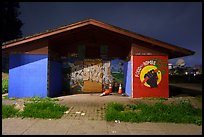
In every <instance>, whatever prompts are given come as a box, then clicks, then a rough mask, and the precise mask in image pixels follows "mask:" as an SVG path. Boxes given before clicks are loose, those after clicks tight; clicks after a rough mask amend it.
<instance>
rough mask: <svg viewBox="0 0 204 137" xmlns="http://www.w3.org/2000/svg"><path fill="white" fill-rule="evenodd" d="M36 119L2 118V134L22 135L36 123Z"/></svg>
mask: <svg viewBox="0 0 204 137" xmlns="http://www.w3.org/2000/svg"><path fill="white" fill-rule="evenodd" d="M36 122H37V120H35V119H21V118H9V119H2V135H22V134H23V132H25V131H26V130H28V129H29V128H30V127H32V126H33V125H35V123H36Z"/></svg>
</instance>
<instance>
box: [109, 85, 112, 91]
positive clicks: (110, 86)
mask: <svg viewBox="0 0 204 137" xmlns="http://www.w3.org/2000/svg"><path fill="white" fill-rule="evenodd" d="M109 91H110V92H112V85H111V84H109Z"/></svg>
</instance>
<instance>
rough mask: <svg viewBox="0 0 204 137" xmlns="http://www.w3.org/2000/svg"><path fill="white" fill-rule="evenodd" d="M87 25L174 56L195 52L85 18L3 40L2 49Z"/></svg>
mask: <svg viewBox="0 0 204 137" xmlns="http://www.w3.org/2000/svg"><path fill="white" fill-rule="evenodd" d="M87 25H94V26H97V27H100V28H103V29H105V30H109V31H112V32H115V33H119V34H121V35H124V36H127V37H130V38H132V39H137V40H141V41H144V42H147V43H150V44H151V45H155V46H158V47H161V48H165V49H167V50H168V51H170V52H171V54H172V53H174V52H177V53H180V56H178V54H177V55H175V56H173V57H174V58H176V57H181V56H188V55H193V54H194V53H195V52H194V51H191V50H188V49H185V48H181V47H178V46H175V45H172V44H169V43H166V42H163V41H160V40H156V39H153V38H150V37H147V36H144V35H140V34H138V33H135V32H131V31H128V30H125V29H122V28H120V27H117V26H113V25H110V24H107V23H104V22H101V21H97V20H95V19H86V20H82V21H79V22H75V23H72V24H69V25H65V26H62V27H58V28H55V29H51V30H47V31H45V32H41V33H37V34H34V35H30V36H26V37H23V38H18V39H14V40H11V41H7V42H4V43H3V44H2V50H4V49H7V48H10V47H13V46H18V45H21V44H24V43H27V42H31V41H35V40H38V39H42V38H45V37H49V36H52V35H55V34H60V33H63V32H66V31H70V30H73V29H77V28H80V27H83V26H87Z"/></svg>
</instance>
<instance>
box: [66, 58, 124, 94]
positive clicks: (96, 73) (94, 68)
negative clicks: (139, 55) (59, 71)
mask: <svg viewBox="0 0 204 137" xmlns="http://www.w3.org/2000/svg"><path fill="white" fill-rule="evenodd" d="M124 63H125V61H123V60H120V59H113V60H100V59H85V60H83V61H81V60H77V58H66V59H64V60H63V87H64V88H63V90H65V91H66V92H68V93H71V94H74V93H82V92H102V91H103V90H104V89H106V88H108V87H109V84H110V83H111V84H112V86H113V87H119V83H121V84H123V83H124Z"/></svg>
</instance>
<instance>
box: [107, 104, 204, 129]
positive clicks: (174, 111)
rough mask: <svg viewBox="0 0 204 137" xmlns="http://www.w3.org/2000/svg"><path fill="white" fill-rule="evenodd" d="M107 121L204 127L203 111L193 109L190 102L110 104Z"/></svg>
mask: <svg viewBox="0 0 204 137" xmlns="http://www.w3.org/2000/svg"><path fill="white" fill-rule="evenodd" d="M105 119H106V120H107V121H113V120H120V121H126V122H173V123H194V124H197V125H202V110H201V109H198V108H194V107H192V106H191V104H190V103H189V102H180V103H178V104H173V103H171V104H168V105H166V104H163V103H162V102H158V103H155V104H154V105H147V104H145V103H138V104H133V105H130V104H128V105H122V104H118V103H109V104H108V105H107V108H106V113H105Z"/></svg>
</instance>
